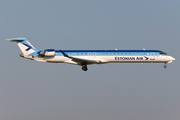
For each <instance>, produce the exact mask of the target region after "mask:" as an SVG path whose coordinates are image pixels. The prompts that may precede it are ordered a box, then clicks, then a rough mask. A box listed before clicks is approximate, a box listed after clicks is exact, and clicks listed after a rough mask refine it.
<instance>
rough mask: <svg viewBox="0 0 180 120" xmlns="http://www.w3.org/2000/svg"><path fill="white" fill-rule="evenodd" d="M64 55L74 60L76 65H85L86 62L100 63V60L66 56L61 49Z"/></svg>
mask: <svg viewBox="0 0 180 120" xmlns="http://www.w3.org/2000/svg"><path fill="white" fill-rule="evenodd" d="M61 52H62V54H63V55H64V57H67V58H69V59H71V60H72V61H73V62H76V63H77V64H78V65H87V64H98V63H101V61H98V60H90V59H82V58H76V57H72V56H68V55H67V54H66V53H65V52H63V51H62V50H61Z"/></svg>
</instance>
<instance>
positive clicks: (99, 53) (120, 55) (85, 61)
mask: <svg viewBox="0 0 180 120" xmlns="http://www.w3.org/2000/svg"><path fill="white" fill-rule="evenodd" d="M7 40H11V42H16V43H17V45H18V46H19V48H20V49H21V51H22V54H20V56H21V57H24V58H27V59H31V60H36V61H40V62H50V63H69V64H75V65H80V66H82V70H83V71H87V70H88V68H87V65H92V64H105V63H164V64H165V65H164V68H166V67H167V66H166V64H167V63H172V62H173V61H174V60H175V58H173V57H171V56H170V55H168V54H166V53H165V52H163V51H160V50H55V49H46V50H41V49H36V48H35V47H33V46H32V45H31V44H30V43H29V42H28V40H27V39H26V38H25V37H17V38H12V39H7Z"/></svg>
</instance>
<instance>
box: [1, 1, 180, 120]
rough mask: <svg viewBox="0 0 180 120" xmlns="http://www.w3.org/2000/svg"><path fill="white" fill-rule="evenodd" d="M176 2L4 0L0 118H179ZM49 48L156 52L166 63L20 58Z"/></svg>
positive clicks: (179, 25)
mask: <svg viewBox="0 0 180 120" xmlns="http://www.w3.org/2000/svg"><path fill="white" fill-rule="evenodd" d="M179 6H180V1H179V0H171V1H170V0H136V1H134V0H64V1H62V0H51V1H50V0H0V40H1V44H0V50H1V62H0V66H1V67H0V119H1V120H50V119H51V120H179V119H180V116H179V114H180V93H179V92H180V74H179V71H180V68H179V67H180V65H179V62H180V61H179V59H180V56H179V52H180V47H179V45H180V7H179ZM12 37H26V38H27V39H28V40H29V41H30V42H31V43H32V44H33V45H34V46H35V47H36V48H39V49H47V48H55V49H62V50H66V49H75V50H78V49H83V50H85V49H90V50H91V49H97V50H107V49H108V50H109V49H115V48H117V49H134V50H137V49H143V48H145V49H159V50H162V51H164V52H166V53H168V54H170V55H172V56H173V57H175V58H176V61H174V62H173V63H172V64H168V68H167V69H164V68H163V64H143V65H142V64H106V65H93V66H89V70H88V71H87V72H83V71H82V70H81V67H80V66H75V65H69V64H52V63H41V62H36V61H31V60H27V59H23V58H20V57H19V54H20V53H21V52H20V50H19V48H18V47H17V45H16V44H15V43H10V42H9V41H5V39H6V38H12Z"/></svg>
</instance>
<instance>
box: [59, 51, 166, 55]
mask: <svg viewBox="0 0 180 120" xmlns="http://www.w3.org/2000/svg"><path fill="white" fill-rule="evenodd" d="M63 52H64V53H66V54H68V55H69V56H151V53H154V55H152V56H159V53H160V52H163V51H160V50H63ZM56 56H63V54H62V52H61V51H60V50H56ZM162 56H168V55H167V54H166V55H162Z"/></svg>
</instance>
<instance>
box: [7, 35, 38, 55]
mask: <svg viewBox="0 0 180 120" xmlns="http://www.w3.org/2000/svg"><path fill="white" fill-rule="evenodd" d="M7 40H11V42H16V43H17V45H18V46H19V48H20V50H21V51H22V53H23V54H24V55H25V56H27V55H29V54H31V53H34V52H36V51H37V49H35V48H34V46H32V45H31V43H29V41H28V40H27V39H26V38H25V37H17V38H12V39H7Z"/></svg>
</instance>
